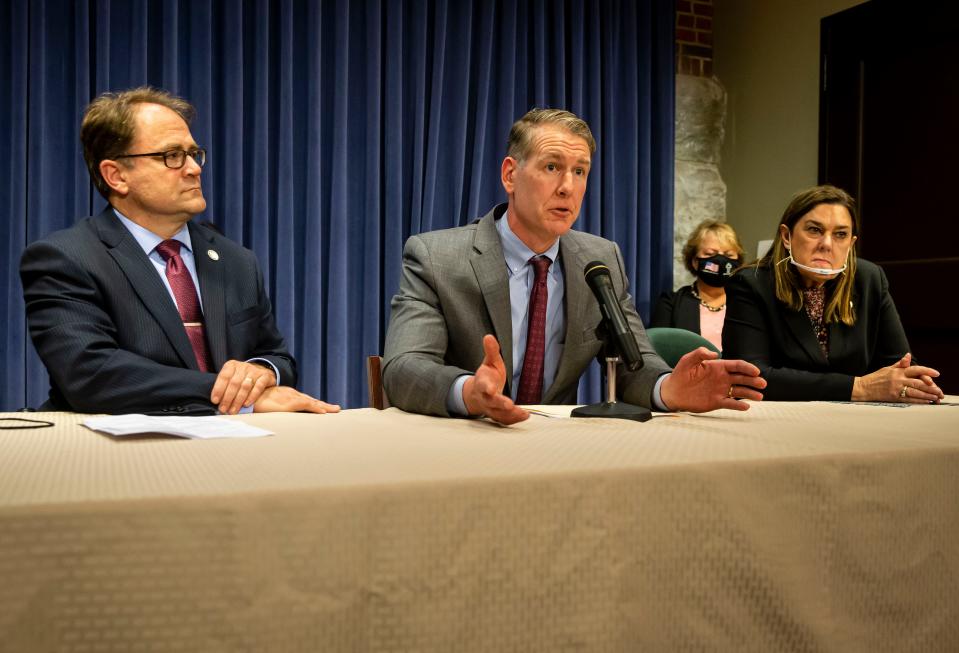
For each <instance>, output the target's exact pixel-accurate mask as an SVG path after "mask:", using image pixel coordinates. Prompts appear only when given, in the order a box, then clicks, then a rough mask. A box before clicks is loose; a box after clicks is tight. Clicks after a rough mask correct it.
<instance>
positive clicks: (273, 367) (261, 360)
mask: <svg viewBox="0 0 959 653" xmlns="http://www.w3.org/2000/svg"><path fill="white" fill-rule="evenodd" d="M246 362H247V363H266V365H269V366H270V369H271V370H273V376H275V377H276V384H277V385H280V370H278V369H276V365H274V364H273V363H271V362H270V361H268V360H267V359H265V358H248V359H247V360H246ZM264 367H266V366H265V365H264Z"/></svg>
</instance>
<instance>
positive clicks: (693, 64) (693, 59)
mask: <svg viewBox="0 0 959 653" xmlns="http://www.w3.org/2000/svg"><path fill="white" fill-rule="evenodd" d="M676 72H677V73H679V74H681V75H695V76H697V77H712V74H713V0H676Z"/></svg>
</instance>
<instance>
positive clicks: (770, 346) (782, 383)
mask: <svg viewBox="0 0 959 653" xmlns="http://www.w3.org/2000/svg"><path fill="white" fill-rule="evenodd" d="M751 273H752V270H749V269H747V270H745V271H740V272H739V273H737V274H736V275H734V276H733V278H732V279H730V281H729V283H728V284H727V286H726V320H725V322H724V323H723V358H727V359H743V360H745V361H748V362H750V363H752V364H753V365H755V366H756V367H758V368H759V371H760V374H761V375H762V376H763V378H764V379H766V382H767V384H768V385H767V386H766V389H765V390H764V391H763V396H764V398H765V399H767V400H770V401H848V400H849V399H850V397H852V384H853V378H854V377H853V376H852V375H849V374H841V373H839V372H812V371H808V370H802V369H796V368H792V367H787V366H781V365H774V364H773V361H774V355H775V354H776V353H777V351H779V350H778V349H777V348H778V347H779V346H780V345H778V344H777V343H774V342H773V340H772V339H771V338H770V334H771V333H773V329H772V328H771V325H770V324H769V319H770V315H769V312H770V311H769V310H768V309H767V305H766V303H765V302H764V301H763V298H762V297H760V296H759V294H758V293H757V292H756V290H755V288H754V287H753V286H751V285H750V284H749V283H748V282H747V281H746V280H745V275H746V274H751ZM773 305H774V306H775V308H774V309H772V310H774V311H775V310H783V307H782V306H781V305H780V304H779V302H778V301H774V302H773ZM780 353H781V352H780Z"/></svg>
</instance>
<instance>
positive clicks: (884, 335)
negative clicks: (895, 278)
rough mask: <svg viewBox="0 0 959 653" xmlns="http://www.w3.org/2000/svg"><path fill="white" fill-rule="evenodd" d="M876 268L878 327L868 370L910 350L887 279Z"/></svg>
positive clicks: (889, 362) (891, 360) (892, 360)
mask: <svg viewBox="0 0 959 653" xmlns="http://www.w3.org/2000/svg"><path fill="white" fill-rule="evenodd" d="M876 269H877V270H878V272H879V317H878V319H879V325H878V326H879V329H878V333H877V335H876V350H875V352H873V355H872V358H871V360H870V361H869V371H870V372H874V371H876V370H878V369H879V368H881V367H886V366H888V365H892V364H894V363H897V362H899V359H901V358H902V357H903V356H905V355H906V352H908V351H910V348H909V341H908V339H907V338H906V331H905V329H903V328H902V321H901V320H900V319H899V311H897V310H896V304H895V303H894V302H893V301H892V295H890V294H889V280H888V279H886V273H885V272H884V271H883V269H882V268H881V267H879V266H876ZM913 362H914V363H916V361H913ZM921 364H925V363H921Z"/></svg>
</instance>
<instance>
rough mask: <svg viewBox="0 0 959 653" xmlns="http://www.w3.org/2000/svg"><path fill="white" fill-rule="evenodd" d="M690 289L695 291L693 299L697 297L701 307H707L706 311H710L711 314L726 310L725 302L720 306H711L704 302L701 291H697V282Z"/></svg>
mask: <svg viewBox="0 0 959 653" xmlns="http://www.w3.org/2000/svg"><path fill="white" fill-rule="evenodd" d="M690 288H692V289H693V297H695V298H696V299H698V300H699V305H700V306H705V307H706V310H707V311H709V312H710V313H718V312H719V311H721V310H723V309H724V308H726V302H723V303H722V304H720V305H719V306H710V305H709V304H707V303H706V302H705V301H703V298H702V297H700V296H699V290H697V289H696V282H695V281H694V282H693V284H692V285H691V286H690Z"/></svg>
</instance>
